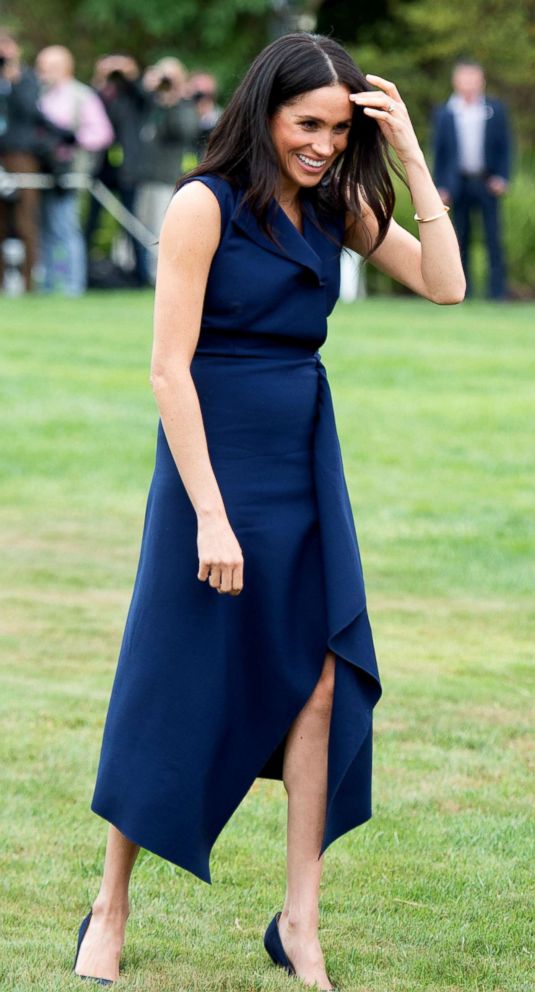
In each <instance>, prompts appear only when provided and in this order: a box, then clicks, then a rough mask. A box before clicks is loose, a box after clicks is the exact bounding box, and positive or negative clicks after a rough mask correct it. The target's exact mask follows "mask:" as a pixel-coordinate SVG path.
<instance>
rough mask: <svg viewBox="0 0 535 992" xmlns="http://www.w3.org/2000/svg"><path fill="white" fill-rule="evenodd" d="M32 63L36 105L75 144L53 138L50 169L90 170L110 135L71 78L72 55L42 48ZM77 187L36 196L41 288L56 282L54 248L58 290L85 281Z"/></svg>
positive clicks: (74, 290) (74, 289) (95, 100)
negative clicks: (61, 275) (61, 271)
mask: <svg viewBox="0 0 535 992" xmlns="http://www.w3.org/2000/svg"><path fill="white" fill-rule="evenodd" d="M35 67H36V71H37V75H38V77H39V79H40V81H41V96H40V100H39V105H40V109H41V110H42V112H43V114H44V115H45V117H46V118H47V119H48V120H49V121H52V123H53V124H56V125H57V126H59V127H62V128H68V129H70V130H71V131H72V132H73V134H74V136H75V139H76V140H75V144H74V145H73V144H70V145H69V144H63V143H61V142H60V143H59V144H58V145H57V147H56V148H55V150H54V159H55V169H56V170H57V169H59V170H61V171H62V172H63V173H64V175H66V176H68V175H70V174H73V173H76V174H81V175H92V174H93V171H94V169H95V165H96V162H97V161H98V153H99V152H101V151H102V150H103V149H105V148H107V147H108V146H109V145H110V144H111V143H112V141H113V139H114V132H113V128H112V125H111V122H110V120H109V117H108V115H107V114H106V111H105V109H104V105H103V103H102V101H101V100H100V98H99V97H98V95H97V94H96V93H95V92H94V90H92V89H91V87H90V86H86V85H85V83H81V82H80V81H79V80H78V79H75V78H74V59H73V56H72V54H71V52H70V51H69V49H68V48H65V47H64V46H63V45H49V46H48V47H46V48H43V49H42V50H41V51H40V52H39V54H38V56H37V59H36V62H35ZM79 201H80V196H79V191H78V190H77V189H76V188H71V187H69V185H68V184H67V183H66V184H65V186H63V187H62V186H61V184H60V183H59V184H58V186H57V187H56V188H55V189H47V190H45V191H44V192H43V196H42V198H41V261H42V264H43V269H44V285H43V289H44V291H45V292H52V291H53V290H54V289H55V287H56V248H59V249H60V250H61V252H62V254H63V260H64V266H65V281H64V285H63V291H64V293H65V294H66V295H68V296H79V295H80V294H81V293H83V292H85V289H86V286H87V261H86V249H85V239H84V236H83V233H82V230H81V227H80V219H79Z"/></svg>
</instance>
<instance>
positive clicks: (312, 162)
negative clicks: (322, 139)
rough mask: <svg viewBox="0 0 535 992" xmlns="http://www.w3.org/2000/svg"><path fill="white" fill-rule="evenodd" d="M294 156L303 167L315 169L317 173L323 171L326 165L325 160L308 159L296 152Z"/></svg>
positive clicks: (306, 156)
mask: <svg viewBox="0 0 535 992" xmlns="http://www.w3.org/2000/svg"><path fill="white" fill-rule="evenodd" d="M296 155H297V158H298V159H299V161H300V162H302V163H303V165H306V166H307V168H309V169H317V170H318V172H319V170H320V169H323V166H324V165H326V163H327V159H326V158H309V156H308V155H301V154H300V153H299V152H296Z"/></svg>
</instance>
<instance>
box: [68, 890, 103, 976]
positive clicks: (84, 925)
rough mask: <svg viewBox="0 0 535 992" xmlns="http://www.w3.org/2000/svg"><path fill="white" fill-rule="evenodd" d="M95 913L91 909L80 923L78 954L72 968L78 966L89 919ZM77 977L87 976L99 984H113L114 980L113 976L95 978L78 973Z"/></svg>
mask: <svg viewBox="0 0 535 992" xmlns="http://www.w3.org/2000/svg"><path fill="white" fill-rule="evenodd" d="M92 915H93V910H92V909H91V910H90V911H89V913H88V914H87V916H84V918H83V920H82V922H81V923H80V929H79V930H78V943H77V945H76V955H75V958H74V964H73V966H72V970H73V971H74V969H75V968H76V962H77V961H78V954H79V953H80V947H81V946H82V941H83V939H84V936H85V932H86V930H87V928H88V926H89V921H90V919H91V917H92ZM76 977H77V978H87V979H89V981H91V982H96V983H97V985H113V980H112V979H111V978H93V976H92V975H77V976H76Z"/></svg>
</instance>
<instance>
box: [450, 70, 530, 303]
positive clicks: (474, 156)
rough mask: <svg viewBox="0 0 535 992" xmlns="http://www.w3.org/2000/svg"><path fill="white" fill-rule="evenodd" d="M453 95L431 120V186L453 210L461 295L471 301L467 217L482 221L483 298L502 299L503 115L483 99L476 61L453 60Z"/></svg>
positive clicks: (506, 153) (506, 170) (507, 134)
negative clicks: (463, 288) (462, 279)
mask: <svg viewBox="0 0 535 992" xmlns="http://www.w3.org/2000/svg"><path fill="white" fill-rule="evenodd" d="M452 84H453V91H454V92H453V93H452V94H451V96H450V97H449V99H448V100H447V101H445V102H444V103H441V104H439V105H437V106H436V107H435V108H434V109H433V115H432V132H433V133H432V141H433V153H434V167H433V172H434V176H433V178H434V181H435V183H436V186H437V188H438V190H439V193H440V196H441V198H442V200H443V202H444V203H446V204H448V205H449V204H451V205H452V207H453V217H452V219H453V223H454V226H455V229H456V233H457V237H458V239H459V247H460V250H461V258H462V262H463V267H464V272H465V277H466V283H467V291H466V295H467V296H471V295H473V294H472V285H471V279H470V265H469V249H470V240H471V222H472V215H473V213H475V212H479V213H481V215H482V219H483V228H484V233H485V240H486V247H487V255H488V262H489V275H488V286H487V296H488V297H489V298H490V299H495V300H500V299H507V298H508V297H509V292H508V288H507V279H506V264H505V258H504V249H503V244H502V240H503V235H502V217H501V209H500V199H501V197H502V196H503V195H504V194H505V193H506V191H507V189H508V186H509V180H510V175H511V157H512V136H511V127H510V123H509V116H508V111H507V108H506V106H505V104H504V103H503V102H502V101H501V100H498V99H491V98H490V97H488V96H486V94H485V85H486V84H485V74H484V71H483V68H482V67H481V65H480V64H479V63H478V62H474V61H471V60H469V59H463V60H459V61H458V62H457V63H456V64H455V66H454V68H453V73H452Z"/></svg>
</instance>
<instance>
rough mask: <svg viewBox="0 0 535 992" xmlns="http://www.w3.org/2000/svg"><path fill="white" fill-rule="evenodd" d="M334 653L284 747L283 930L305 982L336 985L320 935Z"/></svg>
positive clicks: (286, 945) (284, 940)
mask: <svg viewBox="0 0 535 992" xmlns="http://www.w3.org/2000/svg"><path fill="white" fill-rule="evenodd" d="M334 674H335V655H334V654H333V652H332V651H328V652H327V654H326V656H325V662H324V665H323V670H322V673H321V676H320V678H319V681H318V683H317V685H316V688H315V689H314V692H313V693H312V695H311V697H310V698H309V699H308V700H307V702H306V704H305V706H304V707H303V709H302V710H301V712H300V713H299V715H298V716H297V718H296V719H295V720H294V722H293V724H292V726H291V728H290V731H289V734H288V738H287V743H286V747H285V752H284V764H283V781H284V787H285V789H286V791H287V793H288V861H287V871H288V881H287V888H286V898H285V900H284V907H283V910H282V913H281V916H280V919H279V931H280V935H281V940H282V943H283V945H284V949H285V951H286V953H287V955H288V957H289V958H290V960H291V962H292V964H293V965H294V967H295V969H296V972H297V974H298V976H299V977H300V978H302V979H303V980H304V981H305V982H306V984H310V985H313V984H314V983H315V982H317V983H318V985H319V987H320V988H321V989H328V988H332V986H331V985H330V983H329V979H328V977H327V973H326V971H325V964H324V961H323V953H322V950H321V947H320V943H319V939H318V924H319V885H320V878H321V873H322V870H323V860H324V859H323V856H322V857H321V858H320V859H318V854H319V851H320V848H321V842H322V839H323V831H324V827H325V810H326V796H327V749H328V742H329V727H330V721H331V709H332V698H333V691H334Z"/></svg>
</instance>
